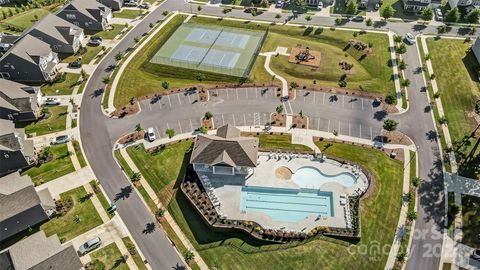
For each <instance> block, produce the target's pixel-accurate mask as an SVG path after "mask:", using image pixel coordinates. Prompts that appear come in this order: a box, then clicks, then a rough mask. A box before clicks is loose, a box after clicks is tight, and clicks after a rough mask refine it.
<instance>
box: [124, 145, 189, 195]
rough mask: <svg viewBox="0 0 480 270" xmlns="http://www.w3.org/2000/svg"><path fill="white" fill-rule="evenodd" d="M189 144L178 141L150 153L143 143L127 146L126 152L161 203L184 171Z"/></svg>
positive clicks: (187, 159) (187, 158)
mask: <svg viewBox="0 0 480 270" xmlns="http://www.w3.org/2000/svg"><path fill="white" fill-rule="evenodd" d="M191 146H192V142H190V141H186V142H180V143H176V144H174V145H171V146H167V147H166V148H165V149H164V150H162V151H160V152H159V153H157V154H151V153H148V152H146V151H145V148H144V147H143V145H139V146H138V147H136V146H133V147H128V148H127V153H128V154H129V155H130V157H131V158H132V160H133V162H135V165H137V167H138V169H139V170H140V172H141V173H142V175H143V177H145V179H146V180H147V181H148V184H149V185H150V187H152V189H153V190H154V191H155V193H156V194H157V196H158V197H159V198H160V200H162V203H164V204H167V203H168V201H170V198H171V196H172V192H171V191H172V190H173V188H174V185H175V183H176V182H177V180H179V178H180V177H182V176H183V175H184V173H185V172H184V169H185V166H186V164H188V162H189V156H190V155H189V153H187V150H189V149H190V147H191ZM167 186H168V188H165V187H167Z"/></svg>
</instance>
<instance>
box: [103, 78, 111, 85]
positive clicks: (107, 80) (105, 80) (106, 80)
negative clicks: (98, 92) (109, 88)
mask: <svg viewBox="0 0 480 270" xmlns="http://www.w3.org/2000/svg"><path fill="white" fill-rule="evenodd" d="M110 80H111V79H110V77H103V78H102V82H103V83H104V84H109V83H110Z"/></svg>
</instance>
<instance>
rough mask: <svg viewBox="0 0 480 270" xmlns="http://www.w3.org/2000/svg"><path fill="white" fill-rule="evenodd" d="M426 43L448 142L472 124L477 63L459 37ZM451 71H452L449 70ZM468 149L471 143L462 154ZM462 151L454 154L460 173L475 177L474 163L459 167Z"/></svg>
mask: <svg viewBox="0 0 480 270" xmlns="http://www.w3.org/2000/svg"><path fill="white" fill-rule="evenodd" d="M427 46H428V50H429V52H430V57H431V61H432V65H433V71H434V73H435V78H436V81H437V84H438V88H439V91H440V98H441V99H442V105H443V108H444V111H445V116H446V118H447V120H448V130H449V132H450V135H451V137H452V141H457V142H458V141H461V140H462V139H463V137H464V136H465V135H470V133H471V132H472V131H473V130H474V129H475V127H476V124H475V122H474V120H473V119H472V118H470V117H469V116H468V114H469V113H471V112H473V111H474V107H475V102H476V101H477V100H479V99H480V83H479V81H478V77H477V76H476V75H475V71H474V68H475V67H478V66H479V64H478V62H477V61H476V59H475V56H474V55H473V53H472V52H468V53H467V49H468V47H469V46H470V44H469V43H465V42H464V41H463V40H452V39H438V40H435V39H433V38H429V39H427ZM445 52H449V53H445ZM452 70H455V72H451V71H452ZM472 143H473V141H472ZM470 149H471V146H467V147H465V149H464V150H463V151H462V153H464V154H465V153H467V154H468V152H469V151H470ZM462 153H456V156H457V162H459V165H460V167H459V172H460V174H462V175H465V176H469V177H475V176H477V175H478V171H475V170H478V164H477V166H463V164H464V163H463V162H461V161H462V159H461V158H460V156H461V154H462Z"/></svg>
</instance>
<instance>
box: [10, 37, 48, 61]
mask: <svg viewBox="0 0 480 270" xmlns="http://www.w3.org/2000/svg"><path fill="white" fill-rule="evenodd" d="M51 52H52V50H51V49H50V45H48V44H47V43H45V42H43V41H41V40H40V39H38V38H36V37H33V36H31V35H26V36H25V37H23V38H22V39H20V40H19V41H18V42H17V43H15V46H13V48H12V49H10V50H9V51H8V52H7V53H6V54H4V55H3V57H2V58H5V57H7V56H8V55H10V54H14V55H16V56H18V57H20V58H22V59H25V60H26V61H29V62H31V63H34V64H38V63H39V59H40V56H47V55H48V54H49V53H51Z"/></svg>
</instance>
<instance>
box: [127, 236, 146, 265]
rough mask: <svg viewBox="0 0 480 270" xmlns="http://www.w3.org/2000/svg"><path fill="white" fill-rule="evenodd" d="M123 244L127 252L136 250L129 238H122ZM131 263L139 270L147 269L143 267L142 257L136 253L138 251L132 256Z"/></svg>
mask: <svg viewBox="0 0 480 270" xmlns="http://www.w3.org/2000/svg"><path fill="white" fill-rule="evenodd" d="M122 241H123V243H124V244H125V246H126V247H127V249H128V251H130V250H132V249H133V250H136V248H135V245H134V244H133V242H132V240H131V239H130V237H128V236H127V237H124V238H122ZM132 259H133V261H134V262H135V264H136V265H137V267H138V269H139V270H147V267H146V266H145V263H143V260H142V257H141V256H140V254H139V253H138V251H137V252H136V253H135V255H133V256H132Z"/></svg>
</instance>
